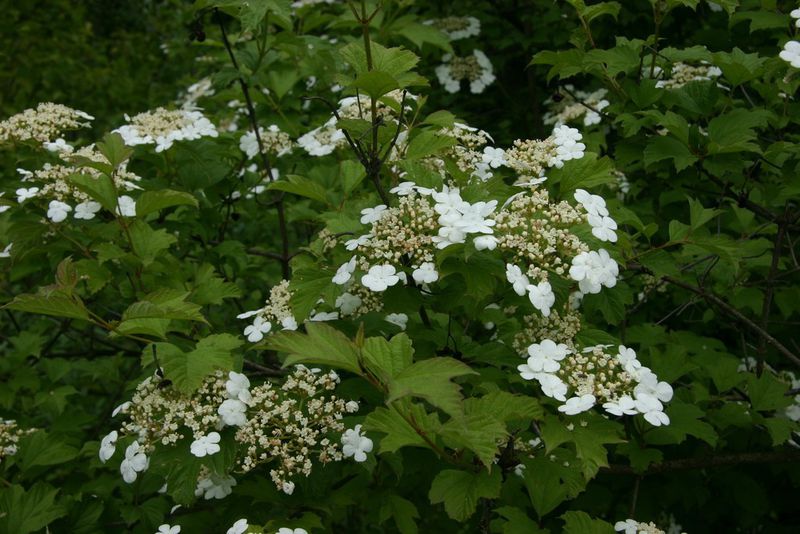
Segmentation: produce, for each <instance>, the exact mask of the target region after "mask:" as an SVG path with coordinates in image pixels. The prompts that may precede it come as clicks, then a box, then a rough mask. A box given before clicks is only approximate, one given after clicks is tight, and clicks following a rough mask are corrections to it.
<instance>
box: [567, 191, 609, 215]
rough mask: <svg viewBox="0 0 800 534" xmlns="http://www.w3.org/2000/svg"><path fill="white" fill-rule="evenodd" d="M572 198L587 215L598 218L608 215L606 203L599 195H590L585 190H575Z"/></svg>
mask: <svg viewBox="0 0 800 534" xmlns="http://www.w3.org/2000/svg"><path fill="white" fill-rule="evenodd" d="M573 196H574V197H575V200H576V201H577V202H578V203H579V204H580V205H581V206H583V209H585V210H586V212H587V213H588V214H589V215H599V216H600V217H605V216H606V215H608V209H607V208H606V201H605V199H604V198H603V197H601V196H600V195H592V194H591V193H589V192H588V191H586V190H585V189H576V190H575V193H574V195H573Z"/></svg>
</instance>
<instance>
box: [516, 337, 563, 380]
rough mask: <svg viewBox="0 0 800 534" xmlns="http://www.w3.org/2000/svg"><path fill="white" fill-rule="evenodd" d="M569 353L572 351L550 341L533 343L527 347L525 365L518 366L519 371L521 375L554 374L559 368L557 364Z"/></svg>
mask: <svg viewBox="0 0 800 534" xmlns="http://www.w3.org/2000/svg"><path fill="white" fill-rule="evenodd" d="M570 353H572V350H571V349H570V348H569V347H567V346H566V345H565V344H564V343H558V344H556V342H555V341H553V340H552V339H544V340H542V342H541V343H533V344H532V345H530V346H529V347H528V360H527V363H526V364H524V365H520V366H519V370H520V372H521V373H522V372H525V373H526V374H531V373H542V372H544V373H555V372H556V371H558V370H559V369H560V368H561V364H560V363H559V362H560V361H561V360H563V359H564V358H566V357H567V355H568V354H570ZM523 367H524V369H523ZM523 378H525V379H526V380H530V378H527V377H526V376H525V375H523ZM531 378H533V377H531Z"/></svg>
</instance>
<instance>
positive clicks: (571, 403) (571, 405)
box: [558, 394, 596, 415]
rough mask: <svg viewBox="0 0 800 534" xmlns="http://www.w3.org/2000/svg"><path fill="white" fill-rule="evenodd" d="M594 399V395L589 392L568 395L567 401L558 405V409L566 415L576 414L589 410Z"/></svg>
mask: <svg viewBox="0 0 800 534" xmlns="http://www.w3.org/2000/svg"><path fill="white" fill-rule="evenodd" d="M595 401H596V399H595V398H594V395H591V394H587V395H580V396H577V397H570V398H569V399H567V402H565V403H564V404H562V405H561V406H559V407H558V411H559V412H562V413H564V414H566V415H576V414H579V413H581V412H585V411H586V410H590V409H591V408H592V406H594V403H595Z"/></svg>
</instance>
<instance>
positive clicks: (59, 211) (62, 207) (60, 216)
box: [47, 200, 72, 223]
mask: <svg viewBox="0 0 800 534" xmlns="http://www.w3.org/2000/svg"><path fill="white" fill-rule="evenodd" d="M70 211H72V206H70V205H69V204H67V203H66V202H61V201H60V200H51V201H50V205H49V206H48V208H47V218H48V219H50V220H51V221H53V222H54V223H60V222H61V221H63V220H64V219H66V218H67V214H68V213H69V212H70Z"/></svg>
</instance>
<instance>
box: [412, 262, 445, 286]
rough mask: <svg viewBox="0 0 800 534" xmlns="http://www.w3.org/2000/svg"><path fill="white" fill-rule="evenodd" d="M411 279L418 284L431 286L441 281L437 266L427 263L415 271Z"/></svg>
mask: <svg viewBox="0 0 800 534" xmlns="http://www.w3.org/2000/svg"><path fill="white" fill-rule="evenodd" d="M411 277H412V278H413V279H414V281H415V282H416V283H418V284H430V283H433V282H435V281H437V280H438V279H439V272H438V271H437V270H436V264H434V263H432V262H429V261H426V262H425V263H423V264H422V265H420V266H419V267H417V268H416V269H414V272H413V273H411Z"/></svg>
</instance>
